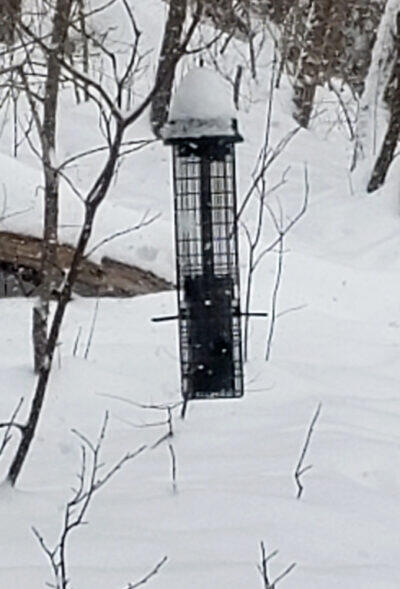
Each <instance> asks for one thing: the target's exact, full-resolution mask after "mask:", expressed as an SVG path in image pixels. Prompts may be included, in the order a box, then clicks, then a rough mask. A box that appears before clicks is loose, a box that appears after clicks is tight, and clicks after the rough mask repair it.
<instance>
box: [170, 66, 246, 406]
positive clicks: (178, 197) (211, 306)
mask: <svg viewBox="0 0 400 589" xmlns="http://www.w3.org/2000/svg"><path fill="white" fill-rule="evenodd" d="M204 76H208V77H211V78H212V79H213V80H214V76H216V74H214V72H208V71H206V72H204V70H202V69H200V70H195V72H193V71H192V72H191V73H189V75H188V76H187V78H186V80H184V82H183V90H185V82H186V88H187V87H188V83H189V87H190V89H191V90H190V91H191V92H193V91H196V88H197V87H198V86H199V84H198V83H197V84H196V83H193V82H194V81H198V78H199V77H200V78H201V77H203V78H204ZM188 78H189V80H188ZM190 82H191V83H190ZM208 90H210V88H209V85H208ZM186 94H187V90H186V93H185V92H183V96H182V94H180V95H179V90H178V94H177V96H178V99H179V96H180V98H181V101H183V100H184V98H185V95H186ZM192 102H193V101H192ZM178 103H179V100H178ZM203 104H204V103H203ZM175 110H178V111H179V108H178V109H175ZM173 114H174V113H173V110H172V116H171V117H170V120H169V122H168V123H167V125H166V126H165V127H164V140H165V143H166V144H169V145H172V148H173V176H174V203H175V237H176V261H177V292H178V320H179V335H180V357H181V382H182V394H183V397H184V399H185V400H191V399H209V398H221V397H222V398H230V397H241V396H242V395H243V367H242V342H241V315H240V297H239V269H238V243H237V223H236V183H235V150H234V145H235V143H236V142H238V141H242V138H241V136H240V135H239V134H238V132H237V125H236V120H235V119H234V118H232V117H226V116H213V117H211V118H204V116H203V114H202V113H201V115H202V116H201V117H199V116H198V117H195V116H183V117H179V116H177V117H176V118H175V117H173ZM213 114H214V115H215V113H213ZM178 115H179V112H178Z"/></svg>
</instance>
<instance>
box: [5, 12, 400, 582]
mask: <svg viewBox="0 0 400 589" xmlns="http://www.w3.org/2000/svg"><path fill="white" fill-rule="evenodd" d="M149 5H150V3H148V4H147V7H148V6H149ZM138 6H139V8H140V7H141V8H142V9H144V10H142V12H141V18H142V19H143V21H142V22H143V27H145V26H146V27H147V28H146V30H148V27H149V25H151V26H153V23H154V21H156V20H157V19H156V17H158V16H161V15H162V13H163V12H162V11H163V10H164V7H163V4H162V3H161V2H160V3H159V2H156V0H151V11H150V10H145V8H146V2H143V1H142V2H139V3H138ZM146 23H148V24H146ZM154 35H156V32H155V33H154ZM235 59H238V58H237V54H236V53H234V52H233V51H232V52H231V53H230V56H229V57H227V62H226V67H227V68H229V67H230V65H231V62H234V61H235ZM229 60H231V61H229ZM261 63H264V64H265V70H264V69H263V70H262V74H263V75H262V76H261V75H260V78H261V79H262V81H261V82H260V83H259V86H256V85H254V84H251V85H250V84H249V85H248V87H246V89H245V91H246V92H248V96H250V97H251V98H252V101H253V104H252V105H251V106H250V103H249V102H246V109H245V111H244V112H242V113H241V116H240V122H241V132H242V134H243V135H244V136H245V139H246V141H245V143H244V144H243V145H240V146H239V147H238V150H237V153H238V165H239V193H240V197H241V198H243V195H244V194H245V192H246V190H247V187H248V185H249V177H250V174H251V171H252V168H253V166H254V161H255V157H256V154H257V152H258V149H259V147H260V142H261V140H262V134H263V128H264V115H265V98H266V94H267V90H266V89H267V87H268V77H269V71H270V69H269V54H265V56H263V58H262V59H261ZM287 95H288V89H287V87H285V86H284V87H283V88H282V89H281V90H280V91H279V93H278V94H277V95H276V97H275V103H274V123H273V127H272V134H273V136H272V145H276V144H277V143H278V141H279V140H280V139H281V138H282V137H284V136H285V135H286V133H287V132H288V131H289V130H290V129H292V128H293V122H292V120H291V118H290V112H289V110H290V107H289V105H288V101H287ZM331 101H332V98H331V97H330V96H329V95H325V94H324V93H321V110H323V111H324V114H322V115H321V117H320V118H319V119H316V120H315V121H314V124H313V127H312V129H311V130H310V131H301V132H299V133H298V134H297V135H296V137H295V138H294V139H293V140H292V142H291V143H290V144H289V146H288V147H287V149H286V150H285V152H284V153H283V154H282V156H281V157H280V158H279V159H278V160H277V162H276V164H275V165H274V166H273V167H272V168H271V170H270V178H269V183H270V186H274V185H275V184H276V183H279V182H280V180H281V178H282V174H283V173H284V171H285V170H286V169H287V168H288V166H290V170H289V172H288V174H287V180H286V182H285V183H284V184H283V185H282V186H281V187H280V188H279V190H278V191H276V192H275V193H274V194H273V195H271V199H270V202H271V205H272V206H274V207H275V208H276V207H278V208H276V210H278V209H279V206H278V202H277V200H276V197H277V196H279V200H280V203H281V207H282V211H283V213H282V215H283V217H284V218H285V219H286V220H289V219H290V218H292V217H293V216H294V215H295V214H296V212H297V211H298V210H299V208H300V207H301V204H302V200H303V192H304V186H303V178H304V164H305V163H306V164H307V167H308V172H309V179H310V201H309V206H308V210H307V213H306V215H305V216H304V218H303V219H302V220H301V221H300V222H299V223H298V224H297V225H296V226H295V228H294V229H293V231H292V232H291V233H290V234H289V235H288V236H287V238H286V241H285V254H284V268H283V277H282V285H281V289H280V295H279V303H278V311H279V312H280V313H282V315H281V316H280V317H279V318H278V320H277V327H276V335H275V338H274V343H273V348H272V355H271V361H270V362H268V363H266V362H265V361H264V351H265V342H266V334H267V327H268V323H267V321H266V320H264V319H257V320H254V321H253V322H252V337H251V347H250V351H251V356H250V361H249V362H248V364H247V365H246V395H245V397H244V398H243V400H240V401H225V400H224V401H213V402H198V403H193V404H192V405H191V406H190V407H189V411H188V416H187V419H186V420H185V421H184V422H182V421H181V420H180V419H179V418H178V414H177V413H176V417H175V421H174V424H175V425H174V428H175V436H174V438H173V440H172V442H173V446H174V450H175V454H176V457H177V490H176V492H175V493H174V492H173V489H172V484H171V457H170V453H169V450H168V445H167V444H166V443H163V444H161V445H159V446H158V447H157V448H155V449H150V448H149V449H148V450H146V451H145V452H144V453H143V454H142V455H141V456H140V457H138V458H137V459H136V460H135V461H134V462H132V463H129V464H127V465H126V466H125V468H124V469H123V470H122V471H121V472H120V473H118V474H117V475H116V477H115V479H114V480H113V481H111V482H110V483H109V485H108V486H107V487H106V488H104V489H103V490H102V491H100V493H99V495H98V496H97V497H95V498H94V499H93V503H92V506H91V508H90V510H89V513H88V518H87V519H88V520H89V523H90V525H88V526H85V527H83V528H81V529H80V530H79V531H76V532H75V533H74V534H73V535H72V536H71V543H70V546H69V549H68V560H69V563H70V567H71V570H70V573H71V586H72V587H73V588H74V589H92V588H93V589H94V588H96V589H110V588H112V587H121V588H122V587H126V586H127V584H128V582H129V581H132V582H133V581H135V580H138V579H140V578H141V577H142V576H143V575H145V574H146V572H148V571H149V570H150V569H151V568H152V567H153V566H154V565H155V564H156V562H157V561H159V560H160V558H161V557H162V556H164V555H168V562H167V563H166V564H165V566H164V567H163V568H162V569H161V571H160V572H159V574H158V575H157V576H156V577H154V579H152V580H151V581H149V587H150V586H152V587H155V588H159V589H172V588H174V589H188V588H190V589H200V588H202V589H204V588H205V587H207V589H221V588H225V587H229V588H233V589H242V588H243V589H244V588H248V587H262V582H261V578H260V576H259V573H258V571H257V569H256V565H257V563H258V562H259V543H260V540H264V541H265V542H266V546H267V548H268V551H272V550H274V549H279V554H278V556H277V557H275V558H274V559H273V560H272V562H271V566H270V568H271V577H272V578H273V577H275V576H276V575H278V574H279V573H280V572H282V571H283V570H284V569H285V568H286V567H287V566H288V565H289V564H290V563H292V562H296V563H297V567H296V568H295V569H294V570H293V571H292V572H291V573H290V575H289V576H287V577H286V578H284V579H283V580H282V581H281V582H280V583H279V585H278V586H279V588H280V587H282V589H286V588H287V589H336V588H338V589H339V588H340V589H354V587H357V586H360V587H362V588H363V589H377V588H379V589H398V587H399V585H400V565H399V558H398V557H399V551H400V542H399V539H398V529H399V527H400V508H399V501H398V496H399V492H400V474H399V473H400V452H399V448H400V433H399V432H400V393H399V391H400V387H399V381H400V368H399V362H398V355H399V351H400V331H399V330H400V306H399V300H400V281H399V276H398V271H399V251H400V232H399V227H398V225H399V222H400V221H399V216H398V206H399V205H398V197H399V185H398V172H399V163H398V161H397V162H396V163H395V165H394V166H393V169H392V170H391V173H390V177H389V180H388V183H387V185H386V186H385V187H384V189H382V190H381V191H380V192H379V193H376V194H375V195H373V196H368V197H367V196H366V195H365V194H363V193H362V192H361V191H360V190H358V188H357V187H355V186H352V184H351V180H350V178H349V175H348V171H347V170H348V163H349V159H350V153H351V149H350V147H349V145H348V143H347V139H346V136H345V129H344V128H343V127H341V126H339V125H337V124H336V121H337V107H336V105H333V104H332V103H331ZM65 108H66V109H67V110H68V112H70V116H71V119H74V120H79V125H80V128H81V129H84V130H85V132H84V133H83V131H81V132H80V135H79V136H77V135H76V131H73V129H72V127H71V128H70V130H69V131H68V129H67V128H66V129H65V135H63V149H64V151H65V153H66V154H68V153H72V152H74V150H76V149H77V148H78V147H79V144H80V142H81V140H82V141H85V142H87V144H88V145H90V144H91V141H92V134H94V135H95V134H96V133H97V131H96V127H95V124H94V120H93V113H91V112H90V110H89V109H88V108H87V107H86V106H80V107H76V106H73V105H71V104H70V103H69V102H68V99H66V104H65ZM135 133H136V137H144V136H148V135H146V134H148V133H149V131H148V125H147V122H146V120H143V121H140V122H139V123H138V128H137V131H135ZM0 149H1V158H0V166H1V171H2V182H4V185H5V186H6V190H7V194H8V205H7V206H8V207H9V208H10V212H11V210H14V211H17V210H25V209H26V208H28V206H30V203H32V206H34V208H33V209H32V210H29V211H28V212H26V213H24V214H21V215H18V216H17V217H12V218H10V219H8V220H7V221H6V222H5V223H4V224H3V226H4V227H7V228H14V229H18V230H21V231H30V232H34V233H37V232H38V231H40V215H39V213H40V206H41V205H40V196H35V189H36V187H37V186H38V185H40V182H41V180H40V175H39V172H38V169H37V165H36V164H35V162H34V160H33V158H32V157H31V156H29V154H28V152H27V151H26V152H23V153H22V154H21V160H20V161H15V160H14V159H12V158H11V157H10V155H9V154H8V145H7V142H6V141H5V140H4V137H3V141H2V144H1V145H0ZM97 164H98V161H97V163H96V161H94V162H93V161H90V162H88V163H87V164H84V165H82V166H80V168H79V169H78V170H77V171H76V174H77V175H80V177H81V182H82V186H84V185H85V182H86V181H87V177H88V175H89V174H90V172H91V169H92V166H95V165H97ZM85 166H87V167H85ZM169 167H170V162H169V152H168V149H167V148H165V147H163V146H161V145H160V144H158V143H155V144H151V145H150V146H149V147H148V148H146V149H145V150H144V151H142V152H139V154H137V155H134V156H133V157H132V158H131V159H130V160H127V161H126V162H125V163H124V165H123V167H122V169H121V170H120V173H119V175H118V182H117V183H116V185H115V186H114V188H113V191H112V193H111V194H110V198H109V199H108V200H107V202H106V203H105V204H104V208H103V210H102V211H101V214H102V216H101V218H99V222H98V224H97V226H96V236H95V238H94V242H95V241H97V240H98V239H99V238H100V237H101V236H104V235H107V234H109V233H110V232H112V231H114V230H115V228H121V226H122V227H126V226H130V225H134V224H135V223H136V222H137V220H138V219H140V218H141V216H142V215H143V213H144V212H145V211H146V210H148V209H149V210H150V211H151V212H152V213H153V212H158V211H160V212H162V217H161V218H160V219H158V220H157V221H155V223H154V225H153V226H150V227H148V228H147V229H145V230H143V231H140V232H137V233H134V234H132V235H130V236H128V237H125V238H124V239H122V240H116V241H114V242H112V244H110V246H109V247H110V249H109V250H104V251H103V250H101V252H100V253H106V252H107V253H108V254H109V255H118V256H120V257H121V258H122V259H126V260H127V261H134V262H136V263H141V264H142V265H147V267H149V268H151V269H153V270H155V271H159V272H161V273H163V275H166V276H167V277H170V276H172V269H173V252H172V225H171V213H170V206H171V197H170V192H171V187H170V182H169ZM155 169H156V172H155ZM64 190H65V195H64V198H65V201H64V215H65V217H64V219H65V220H64V223H65V224H68V225H69V224H73V223H76V221H77V220H78V219H79V216H80V214H81V210H80V205H79V204H77V203H75V201H74V200H73V199H72V197H71V195H68V190H67V188H66V187H65V188H64ZM11 194H12V200H11V197H10V195H11ZM27 195H29V198H27ZM72 203H74V204H72ZM254 210H255V207H254V206H253V205H250V206H249V208H248V209H247V210H246V213H245V217H244V218H245V220H246V221H247V222H248V224H249V226H251V224H252V222H253V215H254ZM63 231H64V235H65V237H66V239H73V235H74V232H73V228H71V227H65V228H64V229H63ZM273 235H274V230H273V226H272V224H271V223H270V222H266V227H265V235H264V237H263V243H265V244H268V243H269V242H270V240H271V238H272V237H273ZM241 237H242V240H241V243H242V246H241V247H242V251H241V254H242V256H241V264H242V269H243V276H245V262H246V246H245V239H244V236H243V235H242V236H241ZM275 272H276V255H275V253H271V254H268V256H266V257H265V260H264V263H263V264H262V265H261V266H260V269H259V271H258V273H257V275H256V279H255V287H256V289H255V296H254V301H253V304H252V307H253V308H254V310H263V309H267V310H268V308H269V305H270V298H271V289H272V286H273V284H274V277H275ZM30 306H31V303H30V302H29V301H25V300H3V301H0V309H1V311H2V312H1V316H0V329H1V333H2V334H3V337H2V338H0V375H1V383H2V394H1V395H0V416H1V419H3V418H4V419H6V416H8V415H10V413H11V412H12V409H13V408H14V407H15V405H16V403H17V401H18V399H19V398H20V397H21V396H24V398H25V402H24V406H23V411H25V412H26V411H27V409H28V406H29V395H30V393H31V391H32V388H33V384H34V377H33V375H32V372H31V350H30V344H29V331H30V323H29V321H30V319H29V317H30ZM94 311H95V301H90V300H83V299H79V298H76V299H75V300H74V301H73V302H72V303H71V306H70V309H69V312H68V317H67V321H66V324H65V328H64V330H63V333H62V337H61V345H60V347H59V353H58V357H57V358H56V362H55V367H54V371H53V375H52V379H51V383H50V389H49V395H48V398H47V401H46V404H45V408H44V414H43V417H42V420H41V422H40V427H39V432H38V436H37V438H36V441H35V443H34V445H33V448H32V451H31V454H30V457H29V460H28V462H27V465H26V468H25V470H24V471H23V473H22V477H21V480H20V484H19V487H18V489H17V490H15V491H11V490H10V489H9V488H7V487H6V486H4V485H3V486H2V487H1V488H0V521H1V532H0V587H1V588H3V587H4V588H7V589H25V587H28V586H29V587H30V589H39V588H41V587H44V586H45V585H44V584H45V582H46V581H51V571H50V568H49V566H48V563H47V562H46V559H45V556H44V554H43V552H41V550H40V547H39V546H38V543H37V541H36V539H35V538H34V536H33V534H32V532H31V526H32V525H34V526H36V527H37V528H38V529H39V530H40V531H41V533H42V534H43V536H44V537H45V538H46V539H47V540H48V541H49V542H50V544H51V543H53V542H55V541H56V538H57V535H58V533H59V530H60V526H61V520H62V514H63V506H64V504H65V501H66V499H67V498H68V497H69V495H70V493H71V491H70V489H71V486H73V485H74V484H75V483H76V473H77V472H78V471H79V466H80V449H79V440H77V439H76V436H74V435H73V434H72V433H71V428H76V429H78V430H79V431H80V432H82V433H84V434H85V435H87V436H88V437H90V438H91V439H94V438H95V437H96V435H97V433H98V431H99V428H100V425H101V422H102V420H103V416H104V412H105V411H106V410H109V411H110V416H111V417H110V425H109V430H108V434H107V439H106V442H105V444H104V460H105V462H106V463H107V464H109V465H111V464H112V463H113V461H115V460H117V459H118V458H119V457H120V456H121V455H123V454H124V453H125V452H126V451H128V450H133V449H135V448H137V447H139V446H140V445H141V444H148V445H149V446H151V445H152V444H153V443H154V442H155V441H156V440H157V439H159V437H160V436H161V435H162V434H163V433H165V431H166V427H165V426H160V425H159V426H155V427H144V426H146V424H151V423H154V422H159V421H162V420H163V419H164V418H165V412H161V411H160V412H158V411H156V410H145V409H141V408H138V407H137V406H135V405H133V404H131V403H130V402H129V401H134V402H141V403H167V402H175V401H177V400H179V379H178V352H177V341H176V335H177V334H176V326H175V325H174V324H169V323H168V324H161V325H156V324H152V323H151V321H150V319H151V317H152V316H157V315H162V314H173V313H174V312H175V298H174V294H173V293H167V294H161V295H151V296H146V297H138V298H135V299H132V300H123V301H115V300H101V301H100V305H99V310H98V317H97V322H96V326H95V331H94V337H93V341H92V344H91V347H90V350H89V355H88V358H87V359H84V355H85V349H86V344H87V340H88V338H89V335H90V328H91V323H92V317H93V313H94ZM79 331H81V336H80V341H79V345H78V353H77V355H76V356H73V349H74V344H75V342H76V338H77V335H78V333H79ZM115 397H119V398H115ZM124 399H125V400H124ZM319 402H321V403H322V412H321V415H320V418H319V420H318V422H317V425H316V427H315V431H314V434H313V438H312V441H311V445H310V449H309V453H308V455H307V459H306V463H307V464H312V465H313V469H312V470H310V471H309V472H307V473H306V474H305V475H304V477H303V483H304V494H303V497H302V498H301V500H300V501H298V500H296V487H295V485H294V481H293V469H294V467H295V465H296V463H297V460H298V458H299V454H300V451H301V447H302V444H303V443H304V439H305V435H306V431H307V428H308V425H309V423H310V420H311V417H312V415H313V413H314V411H315V408H316V406H317V404H318V403H319ZM11 450H12V448H10V451H9V454H8V455H7V456H6V458H8V457H9V455H10V453H11ZM6 462H7V461H5V462H3V464H2V473H3V474H4V472H5V468H6Z"/></svg>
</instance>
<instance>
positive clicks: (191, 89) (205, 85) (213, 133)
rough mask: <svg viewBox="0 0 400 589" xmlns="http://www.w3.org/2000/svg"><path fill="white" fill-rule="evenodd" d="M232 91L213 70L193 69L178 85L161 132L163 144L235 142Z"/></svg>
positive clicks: (238, 137) (235, 122)
mask: <svg viewBox="0 0 400 589" xmlns="http://www.w3.org/2000/svg"><path fill="white" fill-rule="evenodd" d="M235 115H236V113H235V109H234V107H233V101H232V89H231V87H230V86H229V85H228V83H227V82H226V81H225V80H223V79H222V78H221V76H220V75H219V74H218V73H217V72H215V71H214V70H210V69H208V68H194V69H192V70H190V71H189V72H188V73H187V74H186V76H185V77H184V79H183V81H182V82H181V84H180V85H179V87H178V89H177V91H176V93H175V95H174V97H173V99H172V104H171V109H170V113H169V119H168V122H167V124H166V125H165V126H164V128H163V130H162V135H163V138H164V140H165V141H166V143H169V142H174V140H179V139H186V138H187V139H189V138H190V139H199V138H206V137H226V138H227V139H228V138H229V139H231V138H233V139H234V140H236V141H238V140H241V137H240V136H239V135H238V132H237V121H236V116H235Z"/></svg>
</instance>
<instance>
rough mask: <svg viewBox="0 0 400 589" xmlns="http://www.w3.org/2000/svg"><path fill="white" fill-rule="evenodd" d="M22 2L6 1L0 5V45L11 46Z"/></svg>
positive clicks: (16, 0)
mask: <svg viewBox="0 0 400 589" xmlns="http://www.w3.org/2000/svg"><path fill="white" fill-rule="evenodd" d="M21 1H22V0H7V1H6V2H1V3H0V43H6V44H7V45H11V43H12V42H13V41H14V34H15V23H16V22H17V20H18V18H19V15H20V12H21Z"/></svg>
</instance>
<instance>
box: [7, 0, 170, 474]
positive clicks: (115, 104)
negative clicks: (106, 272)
mask: <svg viewBox="0 0 400 589" xmlns="http://www.w3.org/2000/svg"><path fill="white" fill-rule="evenodd" d="M59 1H60V2H61V0H59ZM64 1H66V0H64ZM113 4H115V3H113ZM119 4H120V5H121V7H122V8H123V9H124V10H125V14H126V17H127V19H128V22H130V24H131V30H132V38H133V42H132V43H131V48H130V55H128V56H127V57H126V59H124V60H123V61H122V64H121V65H119V63H118V60H117V57H116V55H115V54H113V53H111V52H110V51H107V48H106V47H104V51H105V58H107V60H108V62H109V63H110V64H111V65H110V76H109V77H108V79H107V87H106V86H105V85H102V84H101V82H99V81H98V80H97V79H95V78H93V77H90V76H89V75H87V74H85V73H84V72H82V71H80V70H78V69H76V68H74V67H73V66H72V65H71V63H70V62H69V61H68V60H67V59H65V56H64V55H63V53H62V52H61V53H58V54H57V55H56V59H57V63H58V65H59V67H60V71H61V72H62V75H63V76H64V78H65V80H66V81H67V82H68V81H71V80H72V79H73V80H75V82H76V83H77V84H79V85H80V86H81V87H82V89H85V91H87V92H88V94H89V96H90V99H91V100H93V101H94V102H95V104H97V106H98V109H99V118H100V120H101V121H102V124H103V126H104V131H105V137H106V145H105V146H104V149H103V151H102V153H103V157H104V163H103V166H102V168H101V169H100V171H99V172H98V174H97V175H96V176H95V177H94V178H93V179H92V185H91V188H90V189H89V190H88V192H87V193H86V194H83V193H81V192H80V191H79V190H78V189H77V188H76V187H75V186H73V185H72V186H73V188H74V191H75V192H76V193H77V194H78V195H79V198H80V200H81V202H82V204H83V207H84V215H83V221H82V226H81V229H80V230H79V232H78V238H77V243H76V246H75V249H74V254H73V257H72V259H71V262H70V266H69V268H67V269H66V272H65V279H64V281H63V283H62V284H61V286H60V288H59V291H58V293H57V300H56V302H55V311H54V314H53V316H52V319H51V322H50V325H49V334H48V337H47V340H46V346H45V349H44V361H43V362H41V364H40V367H39V373H38V378H37V382H36V385H35V389H34V393H33V398H32V402H31V407H30V411H29V415H28V418H27V421H26V424H24V427H23V428H22V429H21V440H20V443H19V445H18V447H17V450H16V454H15V456H14V458H13V460H12V463H11V466H10V469H9V472H8V481H9V482H10V484H11V485H15V483H16V481H17V479H18V477H19V474H20V472H21V469H22V467H23V464H24V462H25V460H26V457H27V454H28V451H29V449H30V446H31V443H32V440H33V439H34V435H35V432H36V428H37V424H38V420H39V417H40V414H41V410H42V406H43V401H44V398H45V394H46V390H47V385H48V380H49V375H50V371H51V367H52V362H53V357H54V352H55V349H56V346H57V342H58V337H59V334H60V330H61V326H62V323H63V320H64V316H65V311H66V308H67V306H68V303H69V301H70V298H71V293H72V289H73V286H74V283H75V281H76V278H77V273H78V269H79V263H80V261H81V260H82V258H83V257H84V256H85V254H86V251H87V246H88V243H89V240H90V237H91V234H92V229H93V223H94V220H95V218H96V214H97V211H98V209H99V206H100V205H101V203H102V202H103V201H104V199H105V198H106V196H107V193H108V190H109V188H110V184H111V182H112V180H113V177H114V174H115V172H116V170H117V166H118V162H119V160H120V157H121V155H122V154H124V145H125V143H124V136H125V133H126V131H127V129H129V128H130V127H131V126H132V124H133V123H134V122H135V121H136V120H137V119H138V118H139V117H140V116H141V115H142V113H143V112H144V111H145V109H146V108H147V107H148V106H149V105H150V104H151V101H152V99H153V97H154V96H155V94H156V92H157V90H158V88H159V87H160V85H161V83H162V78H161V77H158V79H157V80H156V81H155V83H154V85H153V87H152V89H151V90H150V91H149V92H148V93H147V95H146V96H145V97H144V98H143V99H142V101H141V103H140V104H139V105H138V106H137V107H136V108H135V109H134V110H133V111H131V112H129V113H128V114H126V115H124V114H123V111H122V110H121V108H120V106H119V105H122V95H123V93H124V91H125V81H126V80H127V78H128V77H129V76H130V75H133V74H134V73H135V71H136V67H137V64H138V60H139V58H140V56H139V53H138V45H139V43H138V40H139V38H140V30H139V29H138V26H137V24H136V20H135V17H134V14H133V12H132V10H131V8H130V5H129V3H128V2H127V0H120V1H119ZM105 7H106V5H104V6H103V7H102V9H105ZM18 29H19V31H20V34H21V35H23V36H24V38H25V39H26V40H27V43H28V42H29V43H31V44H32V45H35V46H37V47H39V48H40V50H41V51H42V52H43V53H44V54H45V55H46V56H47V57H48V59H50V56H52V55H54V54H53V47H52V45H51V38H50V39H49V38H43V37H41V36H39V35H38V34H37V31H36V30H35V29H34V28H33V27H30V26H29V25H28V24H26V23H25V22H24V21H23V20H21V21H20V22H19V23H18ZM24 66H25V64H21V65H19V66H18V72H19V74H20V76H21V78H22V79H23V78H24V75H25V71H24V69H23V67H24ZM111 81H112V84H111ZM50 163H51V162H50ZM57 169H58V171H60V170H62V164H59V165H58V168H57ZM63 178H66V179H68V177H67V176H66V175H65V174H64V173H63ZM70 185H71V181H70Z"/></svg>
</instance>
